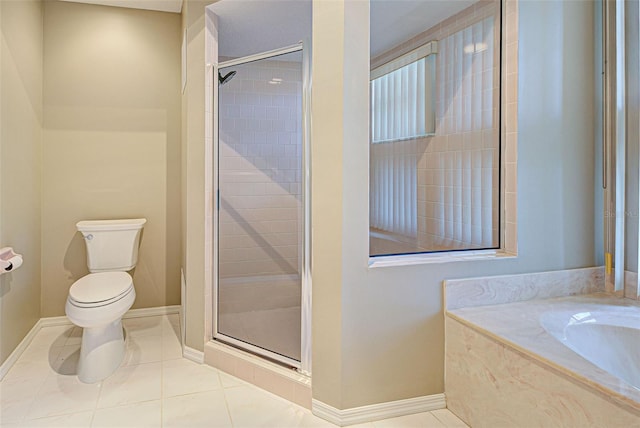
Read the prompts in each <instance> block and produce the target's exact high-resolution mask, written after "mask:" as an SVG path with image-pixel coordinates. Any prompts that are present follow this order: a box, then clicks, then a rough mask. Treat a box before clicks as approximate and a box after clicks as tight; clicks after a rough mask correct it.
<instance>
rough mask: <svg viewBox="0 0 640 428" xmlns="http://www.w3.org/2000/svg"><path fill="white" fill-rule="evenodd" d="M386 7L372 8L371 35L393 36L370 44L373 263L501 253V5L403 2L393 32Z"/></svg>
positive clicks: (375, 4) (378, 4)
mask: <svg viewBox="0 0 640 428" xmlns="http://www.w3.org/2000/svg"><path fill="white" fill-rule="evenodd" d="M383 3H385V2H384V1H377V2H372V3H371V20H372V22H371V28H386V29H387V30H388V31H385V32H382V33H384V34H382V35H380V34H376V35H374V34H373V32H372V35H371V58H372V71H371V106H370V108H371V144H370V150H371V152H370V155H371V156H370V159H371V164H370V255H371V256H379V255H392V254H415V253H425V252H437V251H454V250H472V249H473V250H476V249H492V248H499V246H500V218H499V212H500V209H499V207H500V185H499V183H500V175H499V174H500V16H501V15H500V13H501V12H500V8H501V2H500V1H490V2H486V1H481V2H473V1H461V2H449V3H448V4H447V5H446V7H442V8H437V7H435V4H436V3H438V2H437V1H435V2H432V1H424V2H407V3H406V4H404V5H403V6H402V7H405V8H407V10H404V11H402V13H400V12H397V13H395V12H396V9H394V13H395V15H394V16H397V17H398V21H397V22H396V23H395V24H394V23H392V22H388V21H389V19H392V18H393V16H391V15H390V14H389V13H388V11H389V10H390V9H388V8H385V7H383V6H382V4H383ZM394 5H395V6H394V7H396V8H397V7H400V5H399V4H398V3H397V2H394ZM377 9H379V11H377ZM409 9H410V10H409ZM385 10H386V11H387V13H383V11H385ZM436 11H439V12H441V13H440V14H439V15H438V16H437V17H435V15H436ZM402 16H404V17H406V16H413V17H416V19H412V20H409V21H407V20H402V19H401V17H402ZM418 18H420V19H418ZM422 18H424V19H422ZM434 18H436V19H434ZM414 22H415V23H418V22H420V23H422V22H430V25H429V26H428V27H426V29H425V27H424V26H423V27H422V28H419V27H415V28H410V27H412V23H414ZM397 32H399V33H401V34H397ZM389 40H392V41H389ZM425 51H429V53H428V54H426V55H425V54H424V53H425ZM406 52H408V53H406Z"/></svg>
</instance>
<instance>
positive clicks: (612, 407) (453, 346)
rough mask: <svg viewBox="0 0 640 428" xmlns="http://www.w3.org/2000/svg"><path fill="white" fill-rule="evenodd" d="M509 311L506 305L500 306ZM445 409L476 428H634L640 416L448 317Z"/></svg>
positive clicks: (526, 353) (630, 408)
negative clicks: (505, 307)
mask: <svg viewBox="0 0 640 428" xmlns="http://www.w3.org/2000/svg"><path fill="white" fill-rule="evenodd" d="M503 306H510V305H503ZM445 328H446V346H445V349H446V351H445V352H446V358H445V361H446V363H445V391H446V394H447V407H448V408H449V410H451V411H452V412H453V413H454V414H455V415H456V416H458V417H459V418H461V419H462V420H463V421H465V422H466V423H467V424H468V425H470V426H472V427H474V428H483V427H490V428H496V427H509V428H514V427H552V426H553V427H560V426H562V427H581V428H582V427H607V428H615V427H625V428H628V427H638V426H640V411H638V410H637V409H634V408H633V407H632V406H625V405H621V404H620V403H619V402H617V401H615V400H613V399H611V398H610V397H609V396H608V395H607V394H606V393H599V392H596V391H594V390H593V389H592V388H590V386H588V385H585V384H584V383H582V382H577V381H576V379H575V378H574V377H572V376H567V375H566V374H565V373H564V372H563V371H560V370H558V369H557V368H554V367H552V366H550V365H549V364H548V363H543V362H541V360H540V359H536V358H532V357H531V356H530V354H529V353H528V352H523V351H522V350H520V349H518V347H517V346H512V345H508V344H506V343H505V342H503V341H500V340H496V339H495V338H492V337H491V336H489V335H487V334H484V333H482V332H480V331H479V330H476V329H475V328H471V327H469V325H467V324H465V323H463V322H460V321H458V320H456V319H455V318H453V317H449V316H448V317H446V319H445Z"/></svg>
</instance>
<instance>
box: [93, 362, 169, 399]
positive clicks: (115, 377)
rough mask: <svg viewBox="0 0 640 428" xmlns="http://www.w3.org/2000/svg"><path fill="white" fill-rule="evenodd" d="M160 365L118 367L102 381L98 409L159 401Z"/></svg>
mask: <svg viewBox="0 0 640 428" xmlns="http://www.w3.org/2000/svg"><path fill="white" fill-rule="evenodd" d="M161 377H162V365H161V363H149V364H139V365H135V366H129V367H120V368H119V369H118V370H116V372H115V373H114V374H112V375H111V376H109V377H108V378H106V379H105V380H104V381H103V384H102V392H101V393H100V399H99V400H98V408H105V407H114V406H120V405H125V404H131V403H139V402H143V401H151V400H158V399H160V388H161Z"/></svg>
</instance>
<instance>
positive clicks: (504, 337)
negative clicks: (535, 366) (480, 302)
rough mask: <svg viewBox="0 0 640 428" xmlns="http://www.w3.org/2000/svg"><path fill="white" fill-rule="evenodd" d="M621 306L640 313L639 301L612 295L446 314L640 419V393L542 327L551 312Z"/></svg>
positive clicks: (446, 333)
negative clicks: (630, 411) (601, 396)
mask: <svg viewBox="0 0 640 428" xmlns="http://www.w3.org/2000/svg"><path fill="white" fill-rule="evenodd" d="M616 307H618V308H619V307H624V308H636V309H637V310H638V313H640V304H639V303H638V302H637V301H634V300H630V299H623V298H620V297H616V296H612V295H610V294H607V293H595V294H591V295H584V296H569V297H559V298H554V299H544V300H529V301H525V302H516V303H510V304H503V305H492V306H476V307H469V308H460V309H454V310H450V311H447V317H448V318H451V319H454V320H456V321H458V322H460V323H462V324H464V325H466V326H468V327H470V328H471V329H473V330H475V331H477V332H479V333H481V334H482V335H484V336H486V337H488V338H491V339H493V340H494V341H498V342H501V343H504V344H505V345H507V346H508V347H511V348H513V349H514V350H516V351H518V352H519V353H521V354H523V355H525V356H526V357H527V358H528V359H530V360H534V361H538V362H540V363H542V364H543V365H546V366H548V367H549V368H550V369H552V370H553V371H555V372H558V373H561V374H562V375H564V376H566V377H568V378H570V379H572V380H573V381H574V382H576V383H580V384H582V385H584V386H585V387H587V388H589V389H592V390H593V391H594V392H595V393H599V394H602V395H603V396H606V397H608V398H609V399H610V400H611V401H612V402H615V403H618V404H619V405H621V406H625V407H627V408H629V409H631V410H635V411H636V412H637V414H638V417H640V390H638V389H637V388H634V387H633V386H631V385H629V384H628V383H626V382H624V381H622V380H620V379H618V378H617V377H615V376H613V375H612V374H610V373H607V372H606V371H604V370H602V369H601V368H599V367H597V366H595V365H594V364H592V363H590V362H589V361H587V360H585V359H584V358H582V357H580V356H578V355H577V354H576V353H575V352H573V351H572V350H570V349H569V348H567V347H566V346H564V345H563V344H562V343H560V342H559V341H558V340H557V339H555V338H554V337H553V336H551V335H550V334H549V333H547V332H546V331H545V329H544V328H543V326H542V325H541V323H540V319H541V317H542V316H543V314H547V313H548V312H550V311H553V312H556V311H557V312H571V311H574V312H576V313H578V312H588V311H591V312H596V311H597V312H603V311H615V310H616ZM445 338H446V339H445V341H447V340H450V339H451V336H450V332H449V331H446V332H445ZM447 363H449V361H447ZM447 363H445V365H446V364H447ZM446 390H447V389H446V386H445V391H446ZM447 397H448V392H447Z"/></svg>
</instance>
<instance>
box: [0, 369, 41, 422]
mask: <svg viewBox="0 0 640 428" xmlns="http://www.w3.org/2000/svg"><path fill="white" fill-rule="evenodd" d="M43 383H44V378H32V379H13V380H12V379H5V380H3V381H2V382H0V425H2V424H5V423H9V422H19V421H21V420H22V419H24V417H25V416H26V414H27V411H28V410H29V406H30V405H31V402H32V401H33V398H34V396H35V394H36V392H37V391H38V390H39V389H40V387H41V386H42V384H43Z"/></svg>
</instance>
